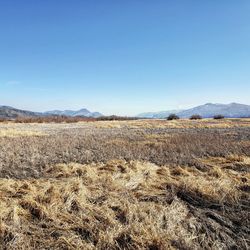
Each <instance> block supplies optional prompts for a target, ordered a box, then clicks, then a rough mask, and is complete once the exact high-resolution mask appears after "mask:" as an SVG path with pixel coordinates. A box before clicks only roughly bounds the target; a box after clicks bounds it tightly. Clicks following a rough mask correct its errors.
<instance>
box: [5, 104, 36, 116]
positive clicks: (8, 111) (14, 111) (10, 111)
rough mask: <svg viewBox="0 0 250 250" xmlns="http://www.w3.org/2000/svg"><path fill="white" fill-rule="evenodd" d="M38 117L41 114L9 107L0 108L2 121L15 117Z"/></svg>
mask: <svg viewBox="0 0 250 250" xmlns="http://www.w3.org/2000/svg"><path fill="white" fill-rule="evenodd" d="M39 115H41V114H40V113H37V112H31V111H27V110H21V109H16V108H12V107H9V106H0V118H4V119H6V118H9V119H13V118H17V117H34V116H39Z"/></svg>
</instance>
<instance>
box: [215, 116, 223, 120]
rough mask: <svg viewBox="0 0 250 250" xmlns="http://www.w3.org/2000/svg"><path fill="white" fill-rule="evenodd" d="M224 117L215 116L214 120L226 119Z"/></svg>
mask: <svg viewBox="0 0 250 250" xmlns="http://www.w3.org/2000/svg"><path fill="white" fill-rule="evenodd" d="M224 118H225V117H224V115H215V116H214V119H216V120H219V119H224Z"/></svg>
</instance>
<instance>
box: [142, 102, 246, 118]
mask: <svg viewBox="0 0 250 250" xmlns="http://www.w3.org/2000/svg"><path fill="white" fill-rule="evenodd" d="M170 113H174V114H176V115H178V116H179V117H181V118H189V117H190V116H192V115H196V114H197V115H200V116H202V117H203V118H211V117H213V116H215V115H223V116H225V117H228V118H240V117H250V105H245V104H239V103H230V104H219V103H215V104H214V103H206V104H204V105H200V106H197V107H194V108H191V109H186V110H171V111H162V112H155V113H143V114H139V115H138V117H141V118H142V117H144V118H165V117H167V116H168V115H169V114H170Z"/></svg>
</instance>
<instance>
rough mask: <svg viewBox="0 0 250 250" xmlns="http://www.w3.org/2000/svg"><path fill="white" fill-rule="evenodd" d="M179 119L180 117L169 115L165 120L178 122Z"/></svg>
mask: <svg viewBox="0 0 250 250" xmlns="http://www.w3.org/2000/svg"><path fill="white" fill-rule="evenodd" d="M178 119H180V117H179V116H178V115H176V114H170V115H169V116H168V118H167V120H169V121H171V120H178Z"/></svg>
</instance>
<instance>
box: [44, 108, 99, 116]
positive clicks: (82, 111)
mask: <svg viewBox="0 0 250 250" xmlns="http://www.w3.org/2000/svg"><path fill="white" fill-rule="evenodd" d="M44 114H45V115H65V116H86V117H95V118H96V117H100V116H103V114H101V113H99V112H90V111H89V110H87V109H80V110H77V111H74V110H63V111H62V110H52V111H47V112H45V113H44Z"/></svg>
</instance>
